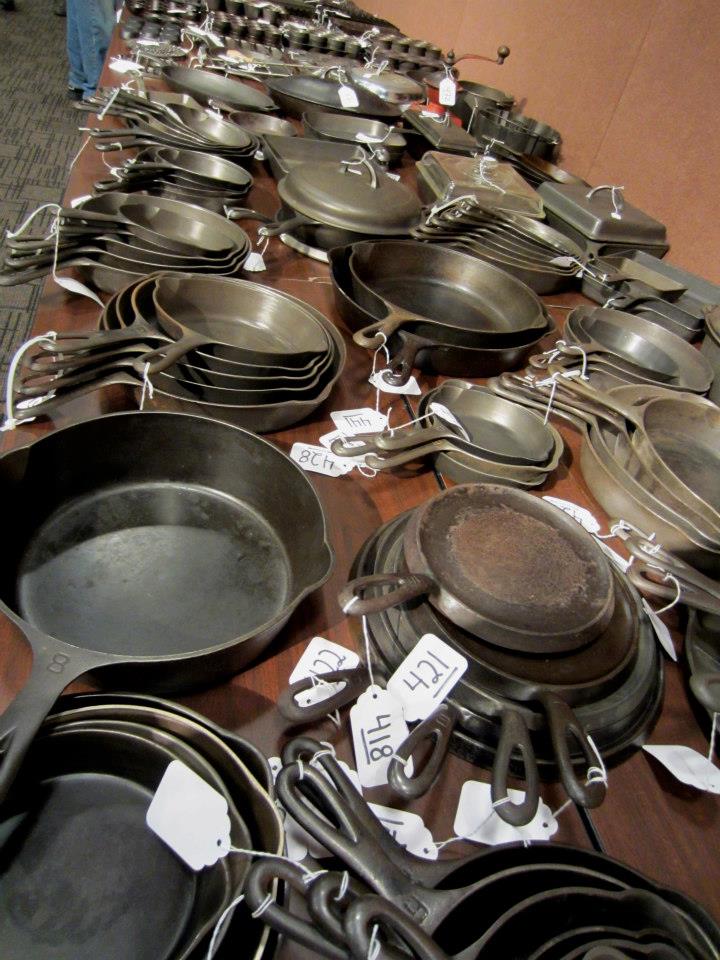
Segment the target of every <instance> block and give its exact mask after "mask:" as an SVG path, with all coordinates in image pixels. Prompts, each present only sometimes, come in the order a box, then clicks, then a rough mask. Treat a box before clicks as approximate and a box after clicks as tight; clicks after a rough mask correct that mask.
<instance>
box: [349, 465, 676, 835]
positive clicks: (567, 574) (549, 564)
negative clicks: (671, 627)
mask: <svg viewBox="0 0 720 960" xmlns="http://www.w3.org/2000/svg"><path fill="white" fill-rule="evenodd" d="M351 577H352V579H351V580H350V582H349V583H348V585H347V587H346V588H345V589H344V590H343V593H342V594H341V600H340V602H341V605H342V606H343V609H344V610H346V611H347V612H348V613H349V614H351V615H358V616H363V618H364V619H363V629H364V630H365V636H366V638H367V640H368V642H369V643H370V645H371V649H372V650H373V653H374V656H375V658H376V660H377V662H378V664H379V665H380V667H381V668H383V669H384V670H385V671H387V673H388V674H390V673H392V672H393V670H394V669H395V668H396V667H397V666H398V665H399V663H400V662H401V661H402V660H403V659H404V657H405V655H406V654H407V653H408V652H409V651H410V650H411V649H412V648H413V647H414V645H415V643H416V641H417V638H418V637H419V636H422V635H423V634H427V633H432V634H435V635H436V636H439V637H441V638H442V639H443V640H444V641H445V642H446V643H448V644H449V645H450V646H452V647H453V648H454V649H456V650H458V651H459V652H460V653H462V654H463V656H465V657H466V658H468V660H469V668H468V670H467V672H466V673H465V675H464V676H463V677H462V678H461V680H460V681H459V683H458V685H457V686H456V687H455V689H454V690H453V692H452V694H451V695H450V698H449V700H450V703H451V704H452V706H453V707H454V708H455V710H456V712H457V728H456V731H455V733H454V745H455V748H456V749H457V750H458V752H460V753H461V754H462V755H463V756H465V757H467V758H469V759H473V760H475V761H477V762H480V763H485V764H487V765H490V764H492V765H493V767H494V769H493V799H495V800H499V799H500V798H502V797H504V795H505V785H506V783H507V773H508V769H510V770H512V771H513V772H515V773H517V774H519V775H520V776H524V777H525V779H526V781H527V794H526V798H525V800H524V801H523V803H522V805H521V811H520V810H516V809H513V804H510V803H505V804H503V805H501V806H498V808H497V810H498V814H499V816H501V817H502V818H503V819H506V820H508V822H528V820H529V819H531V818H532V816H534V813H535V810H536V808H537V799H538V767H539V768H540V769H542V770H543V772H544V774H545V775H546V776H550V777H558V776H559V777H560V779H561V780H562V782H563V785H564V786H565V788H566V790H567V791H568V793H569V794H570V796H572V797H573V799H575V800H576V801H577V802H578V803H580V804H582V805H584V806H589V807H593V806H597V804H598V803H600V802H601V801H602V799H603V796H604V787H603V786H602V784H601V783H598V782H594V783H593V782H590V783H588V782H584V780H585V772H586V770H587V769H588V767H591V766H593V765H596V764H597V754H596V752H595V748H597V750H599V751H600V753H601V754H602V756H603V758H605V759H608V758H612V757H617V756H621V755H623V754H625V753H627V751H628V750H629V749H630V748H632V746H633V745H634V744H636V743H638V742H640V741H641V740H642V739H643V737H644V735H645V734H646V732H647V731H648V730H649V729H650V728H651V726H652V724H653V722H654V720H655V719H656V717H657V714H658V710H659V707H660V698H661V694H662V672H661V663H660V658H659V654H658V652H657V650H656V647H655V643H654V640H653V637H652V632H651V631H650V629H649V627H648V624H647V620H646V618H645V616H644V614H643V612H642V608H641V606H640V601H639V598H638V596H637V594H636V592H635V590H634V589H633V588H632V587H631V586H630V585H629V583H628V582H627V580H626V578H625V577H624V576H622V575H620V574H619V573H617V572H615V571H614V570H613V568H612V567H611V566H610V565H609V564H608V561H607V559H606V558H605V556H604V554H603V553H602V552H601V551H600V549H599V547H598V546H597V544H596V543H595V542H594V541H593V539H592V537H590V535H589V534H587V533H585V531H584V530H582V528H580V527H579V525H578V524H577V523H576V522H575V521H573V520H572V519H570V518H569V517H567V516H566V515H565V514H563V513H562V512H560V511H558V510H557V509H556V508H555V507H553V506H551V505H550V504H546V503H545V502H544V501H542V500H540V499H538V498H536V497H533V496H532V495H530V494H527V493H524V492H522V491H519V490H513V489H510V488H507V487H500V486H495V485H490V484H466V485H461V486H458V487H454V488H452V489H451V490H449V491H447V492H445V493H443V494H440V495H439V496H437V497H436V498H434V499H433V500H431V501H429V502H428V503H427V504H425V505H424V506H422V507H419V508H416V509H415V510H414V511H411V512H409V513H406V514H403V515H401V516H400V517H398V518H396V519H394V520H392V521H390V522H388V523H387V524H384V525H383V526H382V527H381V528H380V529H379V530H378V531H377V532H376V533H375V534H373V535H372V536H371V537H370V539H369V540H368V541H367V542H366V544H365V545H364V547H363V548H362V550H361V551H360V553H359V554H358V556H357V558H356V560H355V563H354V565H353V570H352V573H351ZM369 591H370V592H371V594H374V595H366V594H367V593H368V592H369ZM378 591H381V592H380V593H378ZM573 711H574V712H573ZM587 734H589V735H591V736H592V738H593V740H594V746H593V745H592V744H591V743H590V742H589V741H588V740H587ZM515 746H517V747H518V748H519V749H520V753H521V755H522V762H521V763H519V764H518V763H517V757H516V756H513V755H512V752H513V748H514V747H515Z"/></svg>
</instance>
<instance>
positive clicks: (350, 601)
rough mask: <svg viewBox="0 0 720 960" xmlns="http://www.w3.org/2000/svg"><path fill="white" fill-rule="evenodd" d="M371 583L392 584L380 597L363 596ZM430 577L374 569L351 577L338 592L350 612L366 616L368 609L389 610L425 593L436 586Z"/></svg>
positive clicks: (346, 611)
mask: <svg viewBox="0 0 720 960" xmlns="http://www.w3.org/2000/svg"><path fill="white" fill-rule="evenodd" d="M368 587H393V588H394V589H392V590H390V591H389V592H388V593H384V594H382V595H380V596H377V597H362V596H360V594H361V593H363V592H364V591H365V590H366V589H367V588H368ZM435 587H436V584H435V581H434V580H433V579H432V578H431V577H426V576H424V575H423V574H421V573H408V574H400V573H373V574H369V575H368V576H366V577H356V578H355V579H354V580H350V581H349V582H348V583H346V584H345V586H344V587H343V588H342V590H341V591H340V593H338V603H339V604H340V607H341V609H342V611H343V613H345V614H347V615H352V616H353V617H365V616H367V615H368V614H369V613H380V612H382V611H383V610H389V609H390V607H395V606H397V605H398V604H401V603H407V601H408V600H414V599H415V598H416V597H424V596H425V595H426V594H428V593H431V592H432V591H434V590H435Z"/></svg>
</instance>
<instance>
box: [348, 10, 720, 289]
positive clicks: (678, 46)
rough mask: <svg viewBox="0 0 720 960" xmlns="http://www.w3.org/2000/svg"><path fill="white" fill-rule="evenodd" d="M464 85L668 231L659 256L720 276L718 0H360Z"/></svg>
mask: <svg viewBox="0 0 720 960" xmlns="http://www.w3.org/2000/svg"><path fill="white" fill-rule="evenodd" d="M366 6H367V8H368V9H369V10H371V11H372V12H374V13H376V14H378V15H380V16H383V17H386V18H387V19H388V20H390V21H392V22H393V23H396V24H397V25H398V26H399V27H400V28H401V29H402V30H403V31H404V32H405V33H407V34H408V35H409V36H412V37H422V38H424V39H430V40H433V41H435V42H436V43H439V44H441V45H442V47H443V49H445V50H448V49H454V50H455V53H456V54H457V55H458V56H460V55H461V54H463V53H481V54H487V55H493V54H494V52H495V50H496V49H497V47H498V45H499V44H501V43H506V44H507V45H508V46H509V47H510V49H511V55H510V57H509V59H508V60H507V61H506V63H505V64H504V65H503V66H502V67H498V66H496V65H494V64H489V63H474V62H472V61H468V62H465V63H463V64H461V73H462V76H464V77H465V78H466V79H470V80H479V81H481V82H483V83H488V84H490V85H492V86H496V87H500V88H501V89H503V90H507V91H508V92H509V93H512V94H514V96H515V98H516V100H517V101H519V102H520V103H522V105H523V109H524V112H525V113H527V114H529V115H530V116H533V117H536V118H537V119H540V120H544V121H546V122H547V123H550V124H552V126H554V127H556V128H557V129H558V130H560V132H561V133H562V136H563V153H562V157H563V160H562V163H563V165H564V166H565V167H566V168H567V169H568V170H571V171H573V172H574V173H577V174H579V175H580V176H583V177H585V179H587V180H588V181H589V182H591V183H618V184H622V185H624V186H625V187H626V196H627V198H628V200H629V202H631V203H633V204H634V205H636V206H638V207H641V208H642V209H644V210H646V211H647V212H648V213H650V214H652V215H653V216H655V217H657V218H658V219H659V220H662V221H663V222H664V223H666V224H667V226H668V235H669V238H670V242H671V245H672V249H671V251H670V253H669V254H668V259H670V260H672V261H673V262H674V263H677V264H679V265H681V266H684V267H687V268H688V269H690V270H693V271H695V272H696V273H700V274H702V275H703V276H706V277H707V278H708V279H711V280H713V281H715V282H718V283H720V188H719V187H718V179H719V177H720V122H719V121H720V112H719V108H718V107H719V104H720V0H367V2H366Z"/></svg>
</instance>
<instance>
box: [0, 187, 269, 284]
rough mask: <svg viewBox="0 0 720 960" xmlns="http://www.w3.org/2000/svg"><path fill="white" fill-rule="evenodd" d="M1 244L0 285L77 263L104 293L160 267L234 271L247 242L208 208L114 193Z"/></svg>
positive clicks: (242, 259) (211, 272)
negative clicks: (39, 232)
mask: <svg viewBox="0 0 720 960" xmlns="http://www.w3.org/2000/svg"><path fill="white" fill-rule="evenodd" d="M5 243H6V250H5V256H4V263H3V269H2V271H1V272H0V284H1V285H3V286H12V285H14V284H18V283H26V282H28V281H29V280H35V279H37V278H39V277H44V276H46V275H47V274H49V273H53V274H54V273H56V272H57V271H58V270H64V269H66V268H67V267H77V268H78V269H79V271H80V274H81V276H82V277H83V279H85V280H88V281H90V282H91V283H92V284H94V286H95V287H97V288H98V289H100V290H105V291H108V292H114V291H116V290H119V289H120V288H121V287H123V286H125V285H126V284H127V283H129V282H130V281H133V280H139V279H141V278H142V277H143V276H145V275H146V274H150V273H155V272H157V271H158V270H180V271H193V272H195V273H202V274H207V275H215V276H233V275H234V274H237V273H239V272H240V270H241V269H242V265H243V263H244V262H245V259H246V257H247V255H248V253H249V252H250V246H251V245H250V240H249V238H248V236H247V234H246V233H245V231H244V230H242V229H241V228H240V227H238V226H237V225H236V224H234V223H231V222H230V221H228V220H226V219H225V217H222V216H220V215H219V214H217V213H213V212H212V211H210V210H201V209H199V208H198V207H196V206H194V205H192V204H189V203H185V202H183V201H181V200H174V199H170V198H169V197H151V196H142V195H139V194H126V193H121V192H119V191H113V192H112V193H106V194H103V195H102V196H98V197H91V198H88V199H86V200H84V201H82V202H81V203H79V204H78V205H77V206H76V207H73V208H62V209H61V210H60V211H59V213H58V215H57V219H56V224H55V228H54V230H53V231H52V232H51V234H50V235H49V236H45V237H43V236H40V237H37V236H35V237H33V236H28V235H27V234H20V235H16V236H13V237H8V238H7V239H6V241H5Z"/></svg>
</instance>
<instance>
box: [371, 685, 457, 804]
mask: <svg viewBox="0 0 720 960" xmlns="http://www.w3.org/2000/svg"><path fill="white" fill-rule="evenodd" d="M458 716H459V715H458V712H457V710H456V709H455V707H453V706H452V704H449V703H443V704H441V705H440V706H439V707H438V708H437V710H435V711H434V712H433V713H431V714H430V716H429V717H427V718H426V719H425V720H423V721H422V723H419V724H418V725H417V726H416V727H415V729H414V730H413V731H412V733H410V735H409V736H408V737H406V739H405V740H404V742H403V743H402V744H401V745H400V746H399V747H398V749H397V750H396V751H395V756H394V757H393V759H392V760H391V761H390V766H389V767H388V783H389V784H390V786H391V787H392V789H393V790H394V792H395V793H397V794H398V795H399V796H401V797H402V798H403V799H405V800H415V799H416V798H417V797H422V796H424V794H426V793H427V792H428V790H429V789H430V787H432V785H433V784H434V783H435V781H436V780H437V778H438V775H439V773H440V767H441V766H442V763H443V760H444V759H445V757H446V756H447V752H448V748H449V746H450V735H451V734H452V732H453V729H454V727H455V724H456V723H457V721H458ZM428 741H429V742H431V752H430V755H429V756H428V757H427V758H426V759H425V762H424V764H423V766H422V767H419V765H418V764H417V762H415V764H414V766H415V773H414V774H413V776H412V777H409V776H408V775H407V774H406V773H405V763H406V762H407V761H408V760H409V759H410V757H412V755H413V753H414V752H415V750H416V749H417V748H418V746H420V745H421V744H423V743H426V742H428ZM401 760H402V761H404V762H401ZM418 771H419V772H418Z"/></svg>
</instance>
